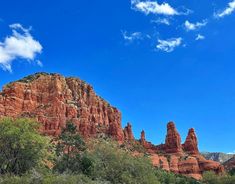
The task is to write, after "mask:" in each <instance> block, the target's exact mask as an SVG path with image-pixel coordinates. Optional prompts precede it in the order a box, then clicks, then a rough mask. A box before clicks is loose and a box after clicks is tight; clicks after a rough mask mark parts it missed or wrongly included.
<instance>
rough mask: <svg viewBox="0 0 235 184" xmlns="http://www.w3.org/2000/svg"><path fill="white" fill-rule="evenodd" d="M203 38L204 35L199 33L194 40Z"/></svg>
mask: <svg viewBox="0 0 235 184" xmlns="http://www.w3.org/2000/svg"><path fill="white" fill-rule="evenodd" d="M204 39H205V36H203V35H201V34H198V35H197V36H196V38H195V40H197V41H198V40H204Z"/></svg>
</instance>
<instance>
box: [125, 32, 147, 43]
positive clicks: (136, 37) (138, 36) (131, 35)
mask: <svg viewBox="0 0 235 184" xmlns="http://www.w3.org/2000/svg"><path fill="white" fill-rule="evenodd" d="M122 36H123V38H124V40H126V41H129V42H133V41H134V40H141V39H143V37H142V33H141V32H133V33H127V31H122Z"/></svg>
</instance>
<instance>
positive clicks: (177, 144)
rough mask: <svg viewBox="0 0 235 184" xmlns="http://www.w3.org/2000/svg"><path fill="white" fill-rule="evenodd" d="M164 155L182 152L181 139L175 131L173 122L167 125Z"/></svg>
mask: <svg viewBox="0 0 235 184" xmlns="http://www.w3.org/2000/svg"><path fill="white" fill-rule="evenodd" d="M165 152H166V153H180V152H182V146H181V137H180V134H179V133H178V131H177V130H176V127H175V124H174V122H169V123H168V124H167V135H166V140H165Z"/></svg>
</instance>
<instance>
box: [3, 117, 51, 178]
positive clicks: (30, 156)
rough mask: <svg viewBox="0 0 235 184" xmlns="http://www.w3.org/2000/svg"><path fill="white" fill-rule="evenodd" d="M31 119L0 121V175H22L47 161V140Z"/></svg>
mask: <svg viewBox="0 0 235 184" xmlns="http://www.w3.org/2000/svg"><path fill="white" fill-rule="evenodd" d="M38 129H39V124H38V123H37V122H36V121H34V120H31V119H11V118H4V119H1V120H0V173H1V174H6V173H10V174H16V175H20V174H23V173H25V172H27V171H29V170H30V169H32V168H34V167H36V166H38V165H40V164H42V163H43V161H45V160H46V159H47V156H48V148H49V146H48V145H49V139H48V138H46V137H45V136H41V135H40V134H39V130H38Z"/></svg>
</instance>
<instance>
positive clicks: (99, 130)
mask: <svg viewBox="0 0 235 184" xmlns="http://www.w3.org/2000/svg"><path fill="white" fill-rule="evenodd" d="M4 116H9V117H14V118H15V117H31V118H36V120H38V122H40V123H41V124H42V128H41V132H42V133H44V134H46V135H51V136H57V135H59V134H60V132H61V129H62V128H63V127H64V126H65V124H66V122H67V121H72V122H73V123H74V124H76V125H77V131H78V132H79V133H80V134H81V135H82V136H83V137H84V138H93V137H94V138H95V137H99V136H110V137H112V138H113V139H115V140H117V141H118V142H119V143H120V144H122V143H124V142H127V143H129V142H132V143H136V144H140V145H142V147H143V148H144V150H145V153H144V154H147V155H149V157H150V159H152V163H153V165H154V166H155V167H160V168H162V169H164V170H167V171H172V172H174V173H179V174H183V175H186V176H190V177H194V178H196V179H200V178H201V175H202V173H203V172H204V171H208V170H213V171H215V172H216V173H220V172H223V167H222V166H221V165H220V164H219V163H217V162H214V161H210V160H206V159H205V158H204V157H202V156H201V155H200V154H199V151H198V141H197V137H196V134H195V131H194V129H190V130H189V133H188V136H187V138H186V141H185V143H184V144H181V137H180V134H179V133H178V131H177V129H176V127H175V124H174V123H173V122H169V123H168V125H167V135H166V139H165V144H161V145H154V144H152V143H151V142H148V141H147V140H146V138H145V132H144V131H142V132H141V139H140V140H139V141H137V140H135V138H134V135H133V132H132V126H131V124H130V123H128V124H127V126H126V127H125V128H124V129H122V125H121V113H120V112H119V110H118V109H117V108H115V107H112V106H111V105H110V104H109V103H108V102H106V101H105V100H103V99H102V98H101V97H99V96H98V95H96V94H95V92H94V90H93V88H92V87H91V86H90V85H89V84H87V83H85V82H84V81H82V80H80V79H78V78H72V77H69V78H65V77H63V76H61V75H58V74H47V73H37V74H34V75H31V76H28V77H26V78H23V79H21V80H19V81H16V82H13V83H10V84H8V85H6V86H5V87H4V88H3V91H2V92H1V93H0V117H4ZM130 145H131V144H130ZM133 155H143V153H140V152H138V151H135V152H133Z"/></svg>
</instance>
